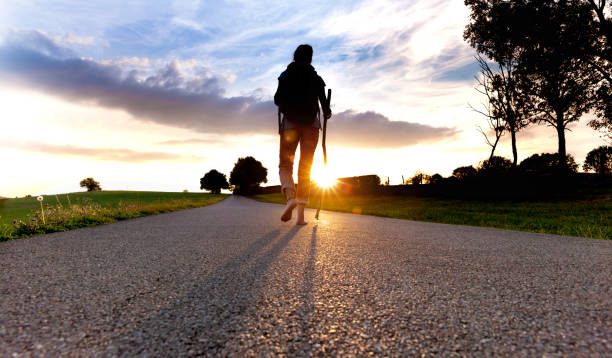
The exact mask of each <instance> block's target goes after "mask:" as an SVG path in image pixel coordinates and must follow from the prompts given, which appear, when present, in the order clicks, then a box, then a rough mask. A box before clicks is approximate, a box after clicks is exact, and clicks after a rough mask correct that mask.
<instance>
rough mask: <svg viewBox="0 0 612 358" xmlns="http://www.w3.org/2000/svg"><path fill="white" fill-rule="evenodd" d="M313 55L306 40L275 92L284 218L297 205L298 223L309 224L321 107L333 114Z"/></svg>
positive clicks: (283, 73)
mask: <svg viewBox="0 0 612 358" xmlns="http://www.w3.org/2000/svg"><path fill="white" fill-rule="evenodd" d="M312 55H313V50H312V47H311V46H310V45H306V44H303V45H299V46H298V47H297V49H296V50H295V52H294V53H293V62H291V63H290V64H289V65H288V66H287V69H286V70H285V71H283V72H282V73H281V74H280V76H279V77H278V88H277V90H276V93H275V94H274V103H275V104H276V105H277V106H278V108H279V113H280V114H281V118H280V120H279V134H280V152H279V164H278V171H279V176H280V182H281V191H282V193H283V194H284V195H285V198H286V199H287V205H286V206H285V210H284V211H283V213H282V215H281V220H282V221H289V220H291V217H292V213H293V209H295V208H296V207H297V218H296V225H305V224H306V221H305V220H304V207H305V206H306V204H307V203H308V196H309V195H310V169H311V167H312V159H313V157H314V152H315V150H316V148H317V142H318V141H319V130H320V129H321V118H320V117H321V110H322V111H323V116H324V117H325V119H329V118H331V116H332V112H331V109H330V108H329V104H328V103H327V100H326V98H325V82H324V81H323V79H322V78H321V76H319V75H318V74H317V72H316V71H315V69H314V67H312V65H311V62H312ZM319 102H320V103H321V109H319ZM298 144H299V145H300V162H299V166H298V185H297V191H296V185H295V183H294V181H293V160H294V158H295V151H296V149H297V146H298Z"/></svg>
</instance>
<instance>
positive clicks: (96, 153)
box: [8, 142, 204, 163]
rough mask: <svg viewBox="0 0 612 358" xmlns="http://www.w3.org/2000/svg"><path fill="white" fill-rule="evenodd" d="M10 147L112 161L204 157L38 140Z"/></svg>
mask: <svg viewBox="0 0 612 358" xmlns="http://www.w3.org/2000/svg"><path fill="white" fill-rule="evenodd" d="M8 145H10V146H11V147H12V148H15V147H16V148H19V149H21V150H24V151H28V152H36V153H43V154H49V155H60V156H71V157H83V158H88V159H94V160H104V161H113V162H129V163H143V162H153V161H183V162H199V161H202V160H203V159H204V158H202V157H197V156H184V155H179V154H173V153H162V152H137V151H134V150H131V149H124V148H86V147H77V146H73V145H56V144H48V143H40V142H27V143H12V144H10V143H9V144H8Z"/></svg>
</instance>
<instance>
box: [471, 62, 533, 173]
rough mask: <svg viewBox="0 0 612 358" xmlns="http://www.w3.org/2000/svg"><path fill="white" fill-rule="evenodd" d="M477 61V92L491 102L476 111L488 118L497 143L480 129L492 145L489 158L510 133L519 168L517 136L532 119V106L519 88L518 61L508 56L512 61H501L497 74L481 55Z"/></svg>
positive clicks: (498, 64)
mask: <svg viewBox="0 0 612 358" xmlns="http://www.w3.org/2000/svg"><path fill="white" fill-rule="evenodd" d="M476 60H477V61H478V64H479V66H480V74H481V76H480V77H479V78H477V80H478V84H479V88H477V91H478V92H480V93H482V94H483V95H485V96H486V97H487V101H488V102H487V103H486V104H484V107H485V110H484V111H480V110H477V109H474V110H476V111H477V112H478V113H480V114H482V115H484V116H485V117H486V118H487V121H488V123H489V128H490V129H491V130H493V132H494V134H495V140H493V141H492V140H490V139H489V138H488V136H487V133H486V132H485V131H484V130H482V129H481V128H480V132H481V133H482V134H483V136H484V137H485V140H486V141H487V144H489V146H491V155H490V156H489V159H491V158H493V156H494V153H495V148H496V147H497V144H498V142H499V139H500V138H501V137H502V135H503V133H504V132H506V131H508V132H509V133H510V137H511V143H512V156H513V159H514V161H513V165H514V166H516V165H517V161H518V151H517V147H516V133H517V132H518V131H520V130H521V129H523V128H525V127H526V126H527V125H528V124H529V117H531V115H532V111H533V107H532V106H531V105H530V104H529V102H528V101H527V100H526V99H527V96H526V95H525V94H524V93H523V91H522V90H521V88H520V87H519V85H518V84H519V81H518V80H517V76H516V74H515V68H516V59H515V58H514V57H512V56H510V55H509V58H505V59H504V60H499V62H498V63H497V71H495V72H494V71H493V70H492V69H491V66H489V63H488V62H487V60H486V59H485V58H483V57H482V56H480V55H478V56H477V57H476Z"/></svg>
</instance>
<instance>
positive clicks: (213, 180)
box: [200, 169, 230, 194]
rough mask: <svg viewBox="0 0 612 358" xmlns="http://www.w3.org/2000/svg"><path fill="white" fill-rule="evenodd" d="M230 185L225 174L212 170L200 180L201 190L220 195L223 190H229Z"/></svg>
mask: <svg viewBox="0 0 612 358" xmlns="http://www.w3.org/2000/svg"><path fill="white" fill-rule="evenodd" d="M229 188H230V186H229V183H228V182H227V177H226V176H225V174H223V173H220V172H219V171H217V170H216V169H212V170H211V171H209V172H208V173H206V174H205V175H204V176H203V177H202V178H200V189H206V190H209V191H210V192H211V193H213V194H220V193H221V189H229Z"/></svg>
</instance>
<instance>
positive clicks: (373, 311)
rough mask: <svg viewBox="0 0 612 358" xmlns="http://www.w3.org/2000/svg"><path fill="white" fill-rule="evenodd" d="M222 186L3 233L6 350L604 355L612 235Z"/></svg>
mask: <svg viewBox="0 0 612 358" xmlns="http://www.w3.org/2000/svg"><path fill="white" fill-rule="evenodd" d="M281 210H282V207H281V206H280V205H274V204H263V203H257V202H254V201H251V200H248V199H244V198H235V197H232V198H229V199H227V200H225V201H223V202H221V203H218V204H215V205H212V206H208V207H204V208H198V209H191V210H186V211H182V212H175V213H170V214H163V215H157V216H151V217H146V218H140V219H135V220H129V221H124V222H119V223H115V224H111V225H105V226H99V227H92V228H84V229H79V230H74V231H70V232H65V233H57V234H50V235H45V236H39V237H34V238H30V239H25V240H16V241H12V242H4V243H0V275H1V276H0V277H1V281H0V294H1V296H0V356H1V357H12V356H116V355H119V356H125V357H132V356H151V357H154V356H198V355H204V356H241V357H242V356H249V355H253V356H282V355H286V356H353V355H355V356H368V355H371V354H373V355H380V356H421V355H424V356H428V355H439V356H508V355H510V356H525V357H534V356H585V357H587V356H588V357H593V356H608V357H610V356H612V313H611V312H612V288H611V287H612V285H611V277H612V242H610V241H600V240H593V239H579V238H571V237H563V236H553V235H540V234H530V233H522V232H513V231H504V230H496V229H485V228H476V227H464V226H454V225H444V224H432V223H422V222H414V221H406V220H395V219H385V218H376V217H368V216H358V215H350V214H341V213H331V212H322V213H321V220H320V221H319V222H315V220H314V218H313V215H314V212H313V211H308V212H307V220H308V219H310V221H311V222H310V223H309V224H308V225H307V226H304V227H296V226H294V225H292V224H289V223H281V222H280V220H279V219H278V218H279V216H280V213H281Z"/></svg>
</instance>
